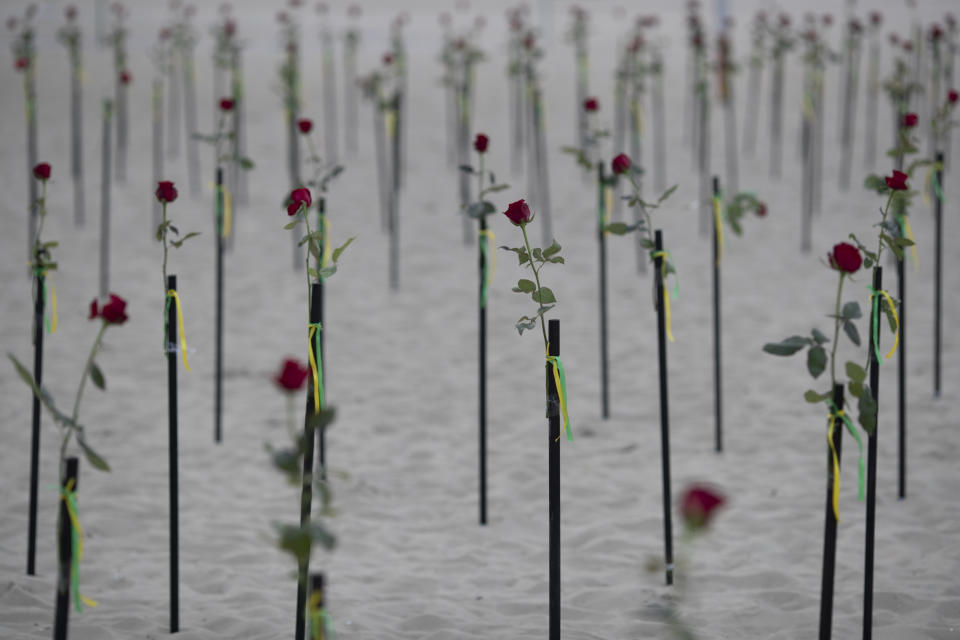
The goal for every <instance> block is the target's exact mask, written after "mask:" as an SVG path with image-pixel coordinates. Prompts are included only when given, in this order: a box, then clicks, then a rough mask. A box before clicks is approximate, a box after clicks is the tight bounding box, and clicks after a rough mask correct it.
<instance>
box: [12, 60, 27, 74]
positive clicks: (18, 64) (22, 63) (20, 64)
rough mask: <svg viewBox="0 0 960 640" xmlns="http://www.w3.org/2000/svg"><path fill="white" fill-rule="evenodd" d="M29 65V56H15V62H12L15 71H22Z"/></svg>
mask: <svg viewBox="0 0 960 640" xmlns="http://www.w3.org/2000/svg"><path fill="white" fill-rule="evenodd" d="M29 66H30V59H29V58H17V62H16V63H15V64H14V68H16V70H17V71H23V70H24V69H26V68H27V67H29Z"/></svg>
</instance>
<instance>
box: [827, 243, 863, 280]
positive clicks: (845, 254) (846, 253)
mask: <svg viewBox="0 0 960 640" xmlns="http://www.w3.org/2000/svg"><path fill="white" fill-rule="evenodd" d="M830 264H831V265H832V266H833V268H834V269H837V270H838V271H843V272H844V273H856V271H857V269H859V268H860V265H861V264H863V257H862V256H861V255H860V250H859V249H857V248H856V247H855V246H853V245H852V244H849V243H846V242H841V243H840V244H835V245H833V253H832V254H830Z"/></svg>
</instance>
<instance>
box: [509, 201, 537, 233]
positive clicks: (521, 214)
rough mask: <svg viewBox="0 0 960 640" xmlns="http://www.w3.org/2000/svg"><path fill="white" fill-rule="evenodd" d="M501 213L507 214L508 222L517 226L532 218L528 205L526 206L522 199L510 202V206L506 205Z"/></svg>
mask: <svg viewBox="0 0 960 640" xmlns="http://www.w3.org/2000/svg"><path fill="white" fill-rule="evenodd" d="M503 215H505V216H507V218H508V219H509V220H510V222H512V223H513V224H514V225H515V226H518V227H519V226H520V225H521V224H526V223H528V222H530V221H531V220H533V214H532V213H530V207H528V206H527V203H526V202H525V201H524V200H517V201H516V202H511V203H510V206H509V207H507V210H506V211H504V212H503Z"/></svg>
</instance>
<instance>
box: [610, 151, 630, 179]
mask: <svg viewBox="0 0 960 640" xmlns="http://www.w3.org/2000/svg"><path fill="white" fill-rule="evenodd" d="M610 167H611V168H612V169H613V172H614V173H615V174H617V175H620V174H621V173H626V172H627V171H629V170H630V156H628V155H627V154H625V153H621V154H620V155H618V156H617V157H616V158H614V159H613V162H611V163H610Z"/></svg>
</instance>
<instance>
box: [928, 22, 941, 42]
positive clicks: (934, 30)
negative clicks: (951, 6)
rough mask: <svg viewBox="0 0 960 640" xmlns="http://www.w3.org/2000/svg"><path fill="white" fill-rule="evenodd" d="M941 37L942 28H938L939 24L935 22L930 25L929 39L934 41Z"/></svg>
mask: <svg viewBox="0 0 960 640" xmlns="http://www.w3.org/2000/svg"><path fill="white" fill-rule="evenodd" d="M942 37H943V29H941V28H940V25H938V24H935V25H933V26H932V27H930V39H931V40H933V41H934V42H937V41H938V40H940V38H942Z"/></svg>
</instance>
